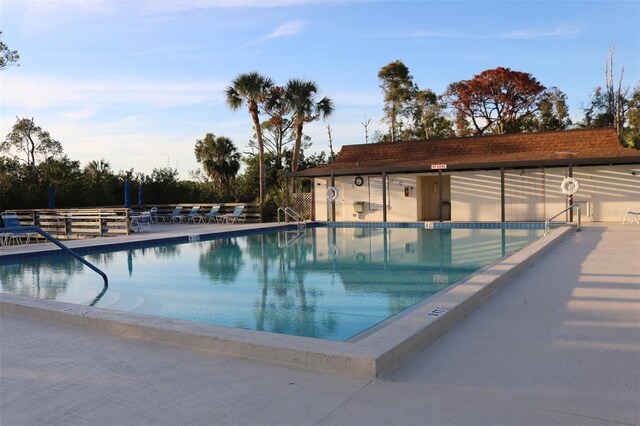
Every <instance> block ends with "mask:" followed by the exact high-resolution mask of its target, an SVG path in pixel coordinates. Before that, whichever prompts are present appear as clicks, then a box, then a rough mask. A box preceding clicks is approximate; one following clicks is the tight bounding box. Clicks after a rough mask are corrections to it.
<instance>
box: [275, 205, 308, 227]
mask: <svg viewBox="0 0 640 426" xmlns="http://www.w3.org/2000/svg"><path fill="white" fill-rule="evenodd" d="M280 212H282V213H284V218H285V220H286V219H287V216H289V217H290V218H291V219H293V220H295V221H296V223H297V225H298V226H300V225H302V226H306V220H305V218H304V217H303V216H302V215H301V214H300V213H298V212H296V211H295V210H294V209H292V208H291V207H278V223H280Z"/></svg>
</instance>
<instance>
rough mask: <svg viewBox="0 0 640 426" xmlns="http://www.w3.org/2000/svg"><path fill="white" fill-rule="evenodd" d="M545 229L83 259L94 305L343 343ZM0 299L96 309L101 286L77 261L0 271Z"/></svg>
mask: <svg viewBox="0 0 640 426" xmlns="http://www.w3.org/2000/svg"><path fill="white" fill-rule="evenodd" d="M541 235H542V231H541V230H524V229H518V230H516V229H507V230H500V229H448V230H426V229H417V228H309V229H307V230H306V231H287V232H282V231H281V232H269V233H264V234H254V235H247V236H237V237H231V238H221V239H214V240H210V241H198V242H193V243H185V244H176V245H160V246H156V247H147V248H139V249H131V250H124V251H117V252H105V253H98V254H90V255H87V256H86V257H87V259H88V260H89V261H90V262H92V263H93V264H95V265H96V266H97V267H98V268H100V269H102V270H103V271H104V272H106V274H107V275H108V276H109V289H108V291H107V292H106V293H105V294H104V296H103V297H102V298H101V299H100V300H99V301H98V303H97V304H96V305H95V306H97V307H102V308H108V309H115V310H121V311H131V312H137V313H142V314H150V315H156V316H163V317H169V318H176V319H182V320H189V321H196V322H201V323H207V324H217V325H224V326H230V327H238V328H245V329H253V330H262V331H270V332H275V333H283V334H291V335H298V336H307V337H317V338H323V339H331V340H347V339H350V338H352V337H353V336H355V335H357V334H359V333H361V332H363V331H365V330H367V329H368V328H370V327H372V326H374V325H376V324H378V323H380V322H381V321H384V320H385V319H387V318H389V317H390V316H393V315H394V314H397V313H399V312H401V311H403V310H405V309H407V308H409V307H410V306H412V305H415V304H416V303H418V302H420V301H422V300H424V299H425V298H427V297H429V296H431V295H433V294H434V293H437V292H438V291H440V290H442V289H443V288H445V287H447V286H448V285H450V284H452V283H455V282H456V281H459V280H460V279H462V278H464V277H465V276H467V275H469V274H471V273H472V272H474V271H476V270H477V269H479V268H481V267H483V266H485V265H487V264H489V263H492V262H494V261H496V260H497V259H499V258H501V257H503V256H504V255H506V254H509V253H511V252H513V251H516V250H518V249H520V248H522V247H523V246H525V245H526V244H528V243H529V242H531V241H532V240H533V239H535V238H537V237H539V236H541ZM0 281H1V291H2V292H7V293H13V294H19V295H26V296H31V297H36V298H43V299H52V300H59V301H65V302H71V303H79V304H85V305H88V304H89V303H90V302H91V301H93V299H94V298H95V297H96V295H97V294H99V293H100V292H101V290H102V288H103V284H102V280H101V279H100V277H99V276H98V275H96V274H95V273H94V272H93V271H91V270H89V269H88V268H86V267H85V266H84V265H82V264H81V263H80V262H78V261H76V260H75V259H73V258H71V257H69V256H53V257H49V258H40V259H33V260H27V261H21V262H20V263H13V264H6V263H5V264H4V265H3V267H2V268H0Z"/></svg>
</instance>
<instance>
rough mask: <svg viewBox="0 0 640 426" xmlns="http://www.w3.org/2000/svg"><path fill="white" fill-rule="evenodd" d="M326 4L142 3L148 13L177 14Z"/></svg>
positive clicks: (307, 0) (293, 0)
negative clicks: (195, 11) (187, 11)
mask: <svg viewBox="0 0 640 426" xmlns="http://www.w3.org/2000/svg"><path fill="white" fill-rule="evenodd" d="M314 3H326V0H325V1H323V0H164V1H163V0H152V1H147V2H144V7H145V8H146V9H147V10H148V11H150V12H161V13H162V12H179V11H184V10H191V9H242V8H255V9H268V8H277V7H289V6H302V5H307V4H314Z"/></svg>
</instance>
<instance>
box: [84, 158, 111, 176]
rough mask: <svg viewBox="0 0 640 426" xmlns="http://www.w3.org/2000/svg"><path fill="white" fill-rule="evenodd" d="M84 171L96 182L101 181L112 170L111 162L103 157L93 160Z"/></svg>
mask: <svg viewBox="0 0 640 426" xmlns="http://www.w3.org/2000/svg"><path fill="white" fill-rule="evenodd" d="M84 171H85V173H86V174H88V175H89V176H91V177H92V178H93V179H94V180H95V181H96V182H99V181H100V180H102V178H103V177H104V176H105V175H107V174H109V173H110V172H111V164H110V163H109V162H108V161H107V160H105V159H104V158H101V159H99V160H92V161H90V162H89V164H87V166H86V167H85V168H84Z"/></svg>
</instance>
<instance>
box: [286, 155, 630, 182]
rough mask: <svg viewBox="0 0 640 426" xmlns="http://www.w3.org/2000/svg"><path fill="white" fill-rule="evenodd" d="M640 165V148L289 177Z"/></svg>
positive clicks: (332, 170)
mask: <svg viewBox="0 0 640 426" xmlns="http://www.w3.org/2000/svg"><path fill="white" fill-rule="evenodd" d="M625 164H631V165H635V164H638V165H640V151H639V154H638V155H637V156H630V157H611V158H606V157H605V158H562V159H549V160H529V161H508V162H489V163H465V164H447V165H446V169H432V168H431V164H428V165H424V166H415V165H413V166H376V167H353V168H331V167H327V168H313V169H306V170H302V171H299V172H296V173H292V172H290V173H287V176H289V177H309V178H311V177H326V176H353V175H374V174H382V173H387V174H407V173H436V172H438V171H441V172H451V171H455V172H462V171H472V170H499V169H523V168H541V167H568V166H608V165H625Z"/></svg>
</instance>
